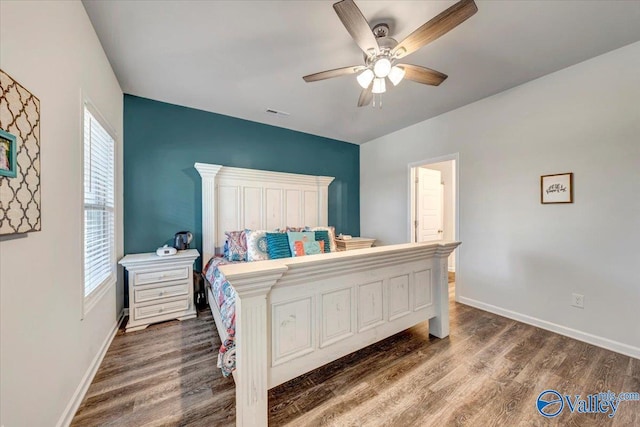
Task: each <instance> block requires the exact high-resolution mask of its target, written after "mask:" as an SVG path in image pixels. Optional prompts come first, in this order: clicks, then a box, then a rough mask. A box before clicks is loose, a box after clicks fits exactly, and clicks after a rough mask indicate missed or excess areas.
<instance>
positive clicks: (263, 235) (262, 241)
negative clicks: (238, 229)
mask: <svg viewBox="0 0 640 427" xmlns="http://www.w3.org/2000/svg"><path fill="white" fill-rule="evenodd" d="M245 232H246V235H247V261H264V260H267V259H269V249H268V244H267V231H266V230H245Z"/></svg>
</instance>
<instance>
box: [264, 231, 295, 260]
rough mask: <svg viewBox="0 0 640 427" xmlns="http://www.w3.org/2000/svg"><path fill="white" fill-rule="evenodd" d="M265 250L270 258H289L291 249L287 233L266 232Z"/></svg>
mask: <svg viewBox="0 0 640 427" xmlns="http://www.w3.org/2000/svg"><path fill="white" fill-rule="evenodd" d="M267 251H268V252H269V258H270V259H279V258H290V257H291V249H290V248H289V237H288V236H287V233H267Z"/></svg>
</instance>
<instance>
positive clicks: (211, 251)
mask: <svg viewBox="0 0 640 427" xmlns="http://www.w3.org/2000/svg"><path fill="white" fill-rule="evenodd" d="M193 166H194V167H195V168H196V170H197V171H198V173H199V174H200V176H201V177H202V268H203V269H204V266H205V264H206V263H207V262H209V260H210V259H211V257H213V256H214V255H215V253H216V237H217V236H218V234H217V233H218V230H217V226H218V223H217V219H216V175H218V172H219V171H220V169H222V165H209V164H206V163H196V164H195V165H193Z"/></svg>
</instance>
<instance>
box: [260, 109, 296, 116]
mask: <svg viewBox="0 0 640 427" xmlns="http://www.w3.org/2000/svg"><path fill="white" fill-rule="evenodd" d="M265 112H266V113H267V114H270V115H272V116H278V117H289V116H290V115H291V114H289V113H286V112H284V111H278V110H274V109H273V108H267V110H266V111H265Z"/></svg>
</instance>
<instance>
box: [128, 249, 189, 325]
mask: <svg viewBox="0 0 640 427" xmlns="http://www.w3.org/2000/svg"><path fill="white" fill-rule="evenodd" d="M199 256H200V253H199V252H198V251H197V250H196V249H187V250H184V251H178V253H177V254H175V255H168V256H163V257H161V256H158V255H156V254H155V252H154V253H144V254H130V255H127V256H125V257H124V258H122V259H121V260H120V261H119V262H118V264H121V265H123V266H124V268H126V269H127V271H128V272H129V322H128V323H127V327H126V332H131V331H137V330H140V329H144V328H146V327H147V326H149V325H150V324H152V323H156V322H163V321H165V320H171V319H178V320H186V319H191V318H194V317H196V309H195V304H194V303H193V263H194V261H195V260H196V259H197V258H198V257H199Z"/></svg>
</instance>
